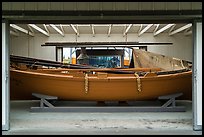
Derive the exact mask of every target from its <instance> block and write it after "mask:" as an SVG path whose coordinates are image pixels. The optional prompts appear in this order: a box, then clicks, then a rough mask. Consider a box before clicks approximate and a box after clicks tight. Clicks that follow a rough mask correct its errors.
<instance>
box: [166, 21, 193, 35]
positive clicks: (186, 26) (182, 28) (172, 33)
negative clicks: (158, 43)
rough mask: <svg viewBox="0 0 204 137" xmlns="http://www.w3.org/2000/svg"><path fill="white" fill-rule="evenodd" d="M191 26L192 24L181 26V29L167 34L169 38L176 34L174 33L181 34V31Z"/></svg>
mask: <svg viewBox="0 0 204 137" xmlns="http://www.w3.org/2000/svg"><path fill="white" fill-rule="evenodd" d="M191 26H192V24H191V23H190V24H187V25H185V26H183V27H181V28H178V29H176V30H174V31H172V32H171V33H170V34H169V36H171V35H174V34H176V33H178V32H181V31H183V30H185V29H187V28H190V27H191Z"/></svg>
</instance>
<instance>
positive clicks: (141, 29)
mask: <svg viewBox="0 0 204 137" xmlns="http://www.w3.org/2000/svg"><path fill="white" fill-rule="evenodd" d="M142 27H143V25H142V24H140V29H139V30H138V34H139V33H140V31H141V30H142Z"/></svg>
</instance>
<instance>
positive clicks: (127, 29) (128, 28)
mask: <svg viewBox="0 0 204 137" xmlns="http://www.w3.org/2000/svg"><path fill="white" fill-rule="evenodd" d="M132 25H133V24H129V26H128V27H127V28H126V30H125V32H124V33H123V36H125V35H126V34H127V33H128V31H129V30H130V28H131V27H132Z"/></svg>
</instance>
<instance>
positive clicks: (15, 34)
mask: <svg viewBox="0 0 204 137" xmlns="http://www.w3.org/2000/svg"><path fill="white" fill-rule="evenodd" d="M10 34H11V35H13V36H16V37H18V36H19V33H17V32H15V31H13V30H10Z"/></svg>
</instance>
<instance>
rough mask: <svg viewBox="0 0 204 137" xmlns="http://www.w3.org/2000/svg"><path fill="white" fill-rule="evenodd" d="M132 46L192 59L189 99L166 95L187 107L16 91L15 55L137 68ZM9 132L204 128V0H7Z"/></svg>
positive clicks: (5, 125)
mask: <svg viewBox="0 0 204 137" xmlns="http://www.w3.org/2000/svg"><path fill="white" fill-rule="evenodd" d="M134 42H135V44H132V43H134ZM130 44H131V45H130ZM130 47H131V48H130ZM133 49H140V50H143V51H147V52H152V53H156V54H161V55H163V56H168V57H171V58H174V59H177V58H178V59H181V60H185V61H187V62H189V63H191V64H192V66H191V69H192V70H191V71H192V77H191V78H192V82H191V84H192V85H191V86H192V89H191V92H190V93H189V94H190V99H189V98H188V99H185V98H184V99H182V98H181V99H180V98H179V99H178V100H175V98H174V97H175V96H177V95H178V94H175V96H174V95H172V96H167V97H168V98H169V102H170V103H172V106H173V107H175V105H176V106H177V105H178V106H180V105H181V106H182V107H184V108H185V110H184V111H181V109H179V107H178V109H177V108H176V109H172V111H171V110H166V108H164V107H165V106H161V107H160V108H157V107H158V106H157V105H158V103H161V102H158V101H157V100H148V101H147V100H140V101H130V102H129V104H128V103H127V102H124V101H115V100H114V101H97V100H96V101H93V100H91V101H84V100H82V101H80V100H77V101H75V100H62V101H60V100H59V101H56V100H54V101H53V102H52V103H53V104H55V105H59V106H62V107H61V108H60V109H57V108H56V109H53V106H52V105H50V104H49V103H46V101H47V100H45V98H46V97H47V96H43V95H42V96H41V95H36V94H32V93H30V96H32V95H33V96H34V95H36V96H34V98H30V97H29V96H27V94H23V92H22V93H19V92H15V89H14V90H13V91H12V92H10V89H12V87H10V86H11V85H10V70H9V69H10V62H12V59H11V58H10V57H11V56H18V57H19V58H20V57H25V58H32V59H39V60H48V61H53V62H59V63H62V64H72V65H83V64H84V63H86V62H82V59H84V58H88V62H89V63H88V65H89V66H92V67H97V68H100V69H109V68H130V66H131V62H133V56H134V55H133ZM83 61H84V60H83ZM86 61H87V60H86ZM111 61H112V62H111ZM104 76H105V75H104V74H101V77H104ZM85 83H86V81H85ZM32 84H33V85H35V83H32ZM41 84H42V85H43V84H44V83H41ZM177 84H178V85H179V84H180V83H177ZM35 86H38V85H35ZM50 86H51V85H50ZM73 86H76V87H77V86H79V85H77V83H76V84H75V85H73ZM104 86H105V85H104ZM159 86H160V87H162V86H163V85H159ZM171 86H175V85H169V87H171ZM113 88H114V87H113ZM149 88H150V89H151V87H149ZM152 88H153V87H152ZM45 90H46V89H45ZM178 90H179V89H178ZM58 92H60V91H58ZM73 92H74V91H73ZM124 92H126V91H124ZM28 93H29V92H28ZM178 93H179V91H178ZM179 95H180V94H179ZM48 96H49V95H48ZM47 98H49V97H47ZM50 98H52V97H50ZM52 99H53V98H52ZM42 100H44V102H43V101H42ZM42 103H45V106H43V104H42ZM39 105H40V108H39V109H38V110H37V111H32V107H36V106H39ZM168 105H169V104H168ZM138 106H139V107H138ZM146 106H147V107H148V108H149V110H148V108H145V107H146ZM155 106H156V107H155ZM47 107H51V108H52V109H51V110H52V111H51V112H48V111H46V108H47ZM58 110H60V111H58ZM182 110H183V109H182ZM138 125H139V126H138ZM2 134H4V135H21V134H22V135H32V134H34V135H42V134H43V135H46V134H49V135H56V134H63V135H86V134H87V135H108V134H110V135H115V134H116V135H137V134H140V135H147V134H150V135H162V134H167V135H170V134H175V135H176V134H179V135H187V134H191V135H202V3H201V2H2Z"/></svg>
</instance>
